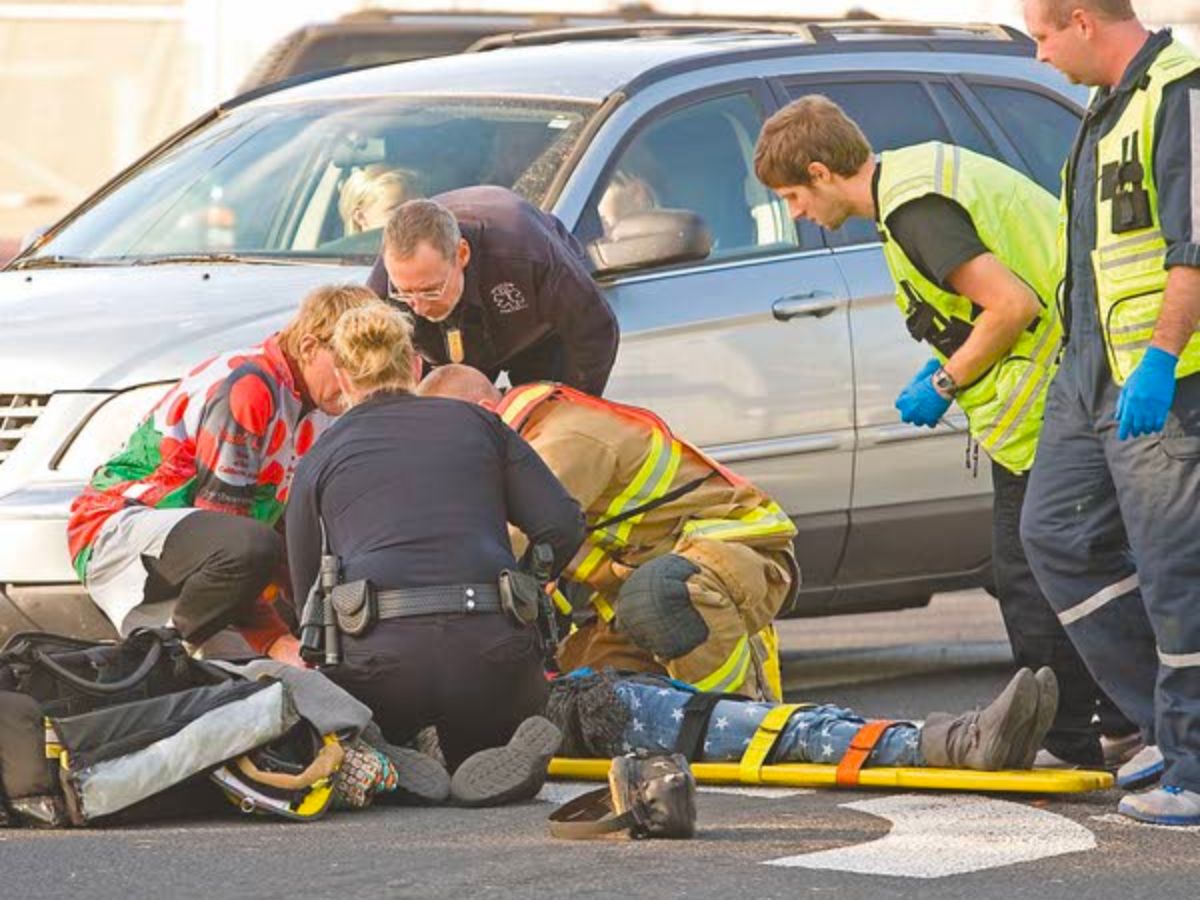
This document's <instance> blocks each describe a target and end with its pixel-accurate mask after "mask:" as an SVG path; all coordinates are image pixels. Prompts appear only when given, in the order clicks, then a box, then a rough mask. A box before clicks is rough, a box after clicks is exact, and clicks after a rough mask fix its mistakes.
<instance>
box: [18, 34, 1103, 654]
mask: <svg viewBox="0 0 1200 900" xmlns="http://www.w3.org/2000/svg"><path fill="white" fill-rule="evenodd" d="M812 92H819V93H822V94H825V95H827V96H829V97H832V98H833V99H834V100H836V101H837V102H838V103H840V104H841V105H842V106H843V107H844V108H845V109H846V110H847V111H848V112H849V113H850V114H851V115H852V116H853V117H854V118H855V119H857V120H858V122H859V123H860V124H861V125H862V126H863V129H864V131H865V132H866V134H867V136H868V137H869V138H870V139H871V141H872V142H873V144H874V145H875V147H876V148H877V149H880V150H883V149H888V148H890V147H896V146H901V145H905V144H910V143H916V142H919V141H925V140H930V139H940V140H944V141H953V142H955V143H958V144H961V145H963V146H966V147H970V148H972V149H974V150H978V151H980V152H983V153H986V154H990V155H992V156H995V157H997V158H999V159H1001V160H1003V161H1005V162H1007V163H1009V164H1010V165H1012V166H1014V167H1016V168H1018V169H1021V170H1022V171H1025V172H1027V173H1028V174H1029V175H1031V176H1032V177H1033V178H1035V179H1036V180H1037V181H1039V182H1040V183H1041V184H1043V185H1044V186H1046V187H1047V188H1048V189H1050V190H1052V191H1057V189H1058V177H1059V176H1058V168H1059V165H1060V163H1061V160H1062V159H1064V158H1065V156H1066V153H1067V148H1068V145H1069V142H1070V140H1071V137H1072V135H1073V133H1074V131H1075V128H1076V126H1077V124H1078V120H1079V116H1080V115H1081V113H1082V108H1081V105H1080V104H1081V103H1082V102H1083V101H1084V96H1083V94H1082V92H1081V91H1080V90H1079V89H1077V88H1073V87H1071V86H1070V85H1068V84H1067V83H1066V82H1065V81H1063V80H1062V79H1061V78H1060V77H1059V76H1058V75H1056V74H1055V73H1054V72H1053V71H1052V70H1050V69H1049V68H1047V67H1044V66H1041V65H1039V64H1038V63H1037V62H1036V61H1035V60H1034V58H1033V44H1032V42H1030V41H1029V39H1028V38H1026V37H1024V36H1023V35H1020V34H1019V33H1018V32H1015V31H1012V30H1009V29H1005V28H1001V27H995V26H931V25H903V24H900V25H897V24H880V23H874V22H862V23H853V22H835V23H830V24H828V25H798V26H795V27H793V28H784V27H781V26H778V25H773V26H762V27H759V28H755V27H751V26H746V27H740V28H736V27H731V26H729V25H728V24H725V25H722V26H719V27H717V26H713V27H711V28H706V27H703V26H697V25H694V24H692V25H672V24H670V23H665V24H656V25H655V26H654V27H652V28H646V27H637V28H635V27H634V26H628V27H625V26H618V27H613V28H603V29H594V30H590V31H589V30H583V31H575V32H572V33H571V34H570V35H569V37H567V36H564V35H562V34H547V35H545V36H543V37H542V38H539V37H538V36H537V35H533V36H531V35H523V36H521V38H520V40H519V46H513V47H506V48H501V49H496V50H491V51H488V52H483V53H475V54H467V55H461V56H453V57H445V58H440V59H432V60H423V61H419V62H412V63H405V64H401V65H392V66H383V67H377V68H370V69H366V70H363V71H358V72H351V73H347V74H340V75H335V76H332V77H327V78H316V79H312V80H308V81H307V82H304V83H299V84H295V83H293V84H285V85H283V86H281V87H278V88H275V89H265V90H262V91H259V92H253V93H251V94H247V95H243V96H242V97H239V98H237V99H235V100H233V101H231V102H230V103H228V104H225V105H223V106H222V107H220V108H218V109H216V110H214V111H212V112H211V113H210V114H209V115H207V116H205V117H203V118H201V119H200V120H198V121H197V122H195V123H194V124H192V125H191V126H189V127H188V128H186V129H184V130H183V131H181V132H180V133H179V134H177V135H175V136H173V137H172V138H170V139H169V140H167V141H166V142H165V143H163V144H162V145H161V146H159V147H157V148H156V149H154V150H153V151H151V152H150V153H149V154H148V155H147V156H145V157H144V158H143V159H141V160H140V161H138V162H137V163H136V164H134V165H133V166H132V167H130V168H129V169H128V170H127V171H125V172H123V173H122V174H120V175H119V176H118V177H117V178H115V179H114V180H113V181H112V182H110V183H109V184H107V185H105V186H104V187H102V188H101V189H100V190H99V191H97V192H96V194H94V195H93V196H92V197H91V198H89V199H88V200H87V201H85V202H84V203H83V204H81V205H80V206H79V207H78V208H77V209H76V210H75V211H73V212H72V213H71V214H70V215H68V216H67V217H66V218H65V219H64V220H63V221H61V222H59V223H58V224H57V225H56V226H55V227H53V228H52V229H51V230H50V231H49V232H47V234H46V235H45V236H44V237H43V238H42V239H41V240H40V241H39V242H38V243H37V244H36V245H35V246H34V247H32V248H30V249H28V250H27V251H26V252H24V253H23V254H22V255H21V256H20V257H18V258H17V259H16V260H15V261H14V262H13V263H11V264H10V265H9V266H8V268H7V269H6V270H5V271H4V272H2V273H0V311H2V312H3V321H4V328H3V330H2V331H0V588H2V590H3V593H2V594H0V631H3V630H5V629H12V628H15V627H34V626H38V627H44V628H50V629H55V630H71V631H75V632H82V633H103V632H104V631H105V629H106V626H105V623H104V622H103V621H102V620H100V619H99V618H98V616H96V614H95V613H94V611H93V610H92V609H91V608H90V606H89V604H87V603H81V602H78V601H79V598H80V597H81V595H82V592H81V588H80V587H79V586H78V585H77V584H76V583H75V578H74V575H73V572H72V569H71V567H70V565H69V561H68V558H67V552H66V540H65V529H64V523H65V520H66V515H67V509H68V506H69V504H70V501H71V499H72V498H73V496H74V495H75V494H76V493H77V492H78V491H79V490H80V488H81V486H82V484H83V483H84V482H85V481H86V479H87V478H88V477H89V475H90V473H91V472H92V470H93V468H94V467H95V466H96V465H98V464H99V463H100V462H101V461H103V460H104V459H105V458H106V457H107V456H108V455H109V454H111V453H112V452H113V451H115V450H116V449H117V448H118V447H119V446H120V444H121V443H122V442H123V441H124V439H125V438H126V437H127V436H128V435H129V434H130V433H131V431H132V429H133V427H134V425H135V424H136V422H137V420H138V419H139V418H140V417H141V416H142V415H143V414H144V413H145V412H146V411H147V410H148V409H149V407H150V406H151V405H152V404H153V403H154V401H155V400H156V399H157V398H158V397H159V396H161V394H162V393H163V392H164V391H165V390H166V388H167V387H168V386H169V385H170V384H171V383H172V382H173V381H175V380H176V379H178V378H179V377H180V375H181V374H182V373H183V372H184V371H186V369H187V368H188V367H189V366H190V365H191V364H193V363H194V362H196V361H197V360H199V359H201V358H203V357H204V356H206V355H208V354H212V353H216V352H218V351H222V350H227V349H231V348H235V347H238V346H243V345H249V344H252V343H255V342H257V341H258V340H260V339H261V338H262V337H263V336H264V335H265V334H267V333H268V332H270V331H271V330H273V329H275V328H277V327H278V326H279V325H280V324H281V323H282V322H283V321H284V320H285V318H286V317H287V315H288V314H289V312H290V311H291V310H292V309H294V307H295V306H296V303H297V302H298V300H299V299H300V297H301V296H302V295H303V294H304V293H305V292H306V291H307V290H309V289H310V288H311V287H313V286H316V285H319V284H323V283H328V282H335V281H360V280H362V279H363V278H364V277H365V275H366V271H367V268H366V267H367V266H368V265H369V263H370V262H371V260H372V259H373V257H374V254H375V252H376V249H377V247H378V242H379V233H378V232H377V231H376V232H367V233H363V234H358V235H351V234H347V233H346V228H345V226H344V224H343V222H342V219H341V217H340V216H339V213H338V199H339V196H340V191H341V189H342V186H343V185H344V184H345V182H346V180H347V178H349V177H350V176H351V175H352V174H353V173H354V172H355V171H356V170H360V169H365V168H366V167H373V166H375V167H377V166H384V167H389V168H402V169H405V170H407V172H408V173H409V174H410V177H412V178H413V179H414V180H415V181H416V183H417V184H418V187H419V189H420V190H421V191H422V192H424V193H426V194H435V193H437V192H439V191H445V190H449V189H452V188H456V187H460V186H464V185H469V184H479V183H490V184H500V185H504V186H507V187H511V188H513V189H514V190H516V191H518V192H520V193H521V194H523V195H524V196H526V197H528V198H530V199H531V200H532V201H534V202H536V203H539V204H540V205H542V206H544V207H545V208H547V209H550V210H552V211H553V212H554V213H555V214H556V215H558V216H559V217H560V218H561V219H562V220H563V221H564V222H565V223H567V225H568V226H569V227H571V228H572V229H573V230H574V232H575V234H576V235H577V236H578V237H579V238H580V240H581V241H582V242H583V243H584V244H585V246H587V247H588V248H589V251H590V253H591V255H592V258H593V260H594V261H595V263H596V273H595V274H596V277H597V278H598V279H599V280H600V282H601V283H602V284H603V285H604V287H605V290H606V291H607V293H608V297H609V300H610V302H611V304H612V306H613V309H614V310H615V312H616V314H617V316H618V318H619V320H620V324H621V329H622V333H623V337H622V344H621V350H620V353H619V356H618V359H617V364H616V368H615V370H614V372H613V376H612V379H611V381H610V385H609V395H610V396H612V397H613V398H615V399H619V400H623V401H627V402H633V403H637V404H640V405H644V406H648V407H651V408H653V409H655V410H656V411H658V412H659V413H660V414H661V415H662V416H663V417H664V418H665V419H666V420H667V421H669V422H670V423H671V424H672V425H673V426H674V427H675V428H676V429H678V430H679V431H680V433H682V434H684V435H686V436H687V437H688V438H690V439H691V440H693V441H694V442H697V443H699V444H701V445H703V446H704V447H706V448H707V449H708V450H709V451H710V452H712V453H713V454H714V455H715V456H716V457H717V458H718V459H720V460H723V461H725V462H727V463H730V464H731V465H733V466H735V467H736V468H737V469H738V470H739V471H741V472H743V473H744V474H745V475H746V476H748V477H749V478H751V479H752V480H754V481H755V482H757V483H758V484H759V485H760V486H761V487H763V488H764V489H765V490H767V491H768V492H770V493H771V494H772V495H774V496H775V497H776V498H777V499H778V500H779V501H780V502H781V503H782V504H783V505H784V507H785V508H786V509H787V511H788V512H789V514H790V515H791V516H792V517H793V518H794V519H795V521H796V524H797V526H798V528H799V536H798V538H797V540H796V547H797V551H798V555H799V558H800V561H801V565H802V567H803V573H804V588H803V590H802V592H801V594H800V597H799V599H798V601H797V603H796V605H795V607H794V608H793V609H792V610H790V611H788V612H789V613H790V614H793V615H796V614H800V615H815V614H822V613H829V612H843V611H863V610H869V609H885V608H896V607H902V606H906V605H916V604H920V603H923V602H925V601H926V600H927V599H928V597H929V595H930V593H931V592H933V591H936V590H943V589H950V588H956V587H965V586H973V585H980V584H986V583H987V581H988V579H989V577H990V576H989V545H990V484H989V481H988V477H987V471H986V468H981V469H980V470H979V471H978V473H976V472H975V471H974V470H973V469H974V467H973V466H972V465H971V461H970V459H969V457H968V456H967V455H966V450H967V441H966V435H965V431H964V429H963V426H964V420H962V419H961V417H959V418H956V417H955V416H951V417H950V418H949V421H948V422H947V424H946V425H944V426H942V427H939V428H938V429H936V430H928V429H916V428H912V427H909V426H906V425H903V424H901V423H900V422H899V421H898V419H897V416H896V412H895V410H894V409H893V407H892V402H893V399H894V397H895V395H896V393H897V391H898V390H899V388H900V387H901V386H902V385H903V384H904V383H906V382H907V380H908V379H909V378H910V377H911V375H912V373H913V372H914V371H915V370H916V369H917V368H919V367H920V365H921V364H922V363H923V362H924V359H925V357H926V353H925V351H924V350H923V349H922V348H921V347H920V346H919V345H917V344H915V343H913V342H912V341H911V340H909V338H908V337H907V335H906V333H905V331H904V328H903V323H902V321H901V318H900V316H899V314H898V312H897V310H896V309H895V307H894V304H893V300H892V285H891V282H890V280H889V278H888V274H887V270H886V267H885V265H884V261H883V254H882V253H881V251H880V245H879V235H878V232H877V231H876V230H875V228H874V227H873V226H872V224H871V223H869V222H865V221H852V222H850V223H848V224H847V226H846V227H844V228H843V229H841V230H839V231H838V232H827V231H823V230H821V229H819V228H816V227H814V226H811V225H809V224H807V223H796V222H793V221H792V220H791V219H790V218H789V217H788V215H787V211H786V209H785V207H784V206H783V205H782V204H781V203H780V202H779V201H778V200H777V199H776V198H775V197H774V196H773V195H772V193H771V192H770V191H768V190H766V189H765V188H764V187H763V186H762V185H761V184H759V182H758V181H757V180H756V179H755V178H754V174H753V166H752V154H753V147H754V143H755V139H756V137H757V134H758V131H759V128H760V126H761V125H762V122H763V121H764V119H765V118H766V117H767V116H768V115H770V114H771V112H772V111H774V110H775V109H777V108H779V107H780V106H781V105H782V104H784V103H786V102H787V101H788V100H789V99H790V98H793V97H796V96H799V95H802V94H807V93H812ZM631 183H634V184H637V185H638V191H637V194H638V196H639V198H640V200H639V205H638V207H637V209H636V212H635V213H634V214H633V216H632V217H631V218H630V221H632V222H634V223H635V224H636V227H634V226H632V225H631V226H629V227H625V228H622V227H621V216H620V215H616V214H614V209H615V208H618V207H620V206H621V204H614V202H613V200H614V198H615V197H616V196H617V194H615V193H614V192H616V191H620V190H621V189H622V188H625V187H627V186H628V185H629V184H631ZM618 211H619V210H618Z"/></svg>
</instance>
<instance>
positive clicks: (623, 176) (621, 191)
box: [596, 169, 658, 235]
mask: <svg viewBox="0 0 1200 900" xmlns="http://www.w3.org/2000/svg"><path fill="white" fill-rule="evenodd" d="M657 206H658V196H657V195H656V194H655V193H654V188H652V187H651V186H650V183H649V182H648V181H646V179H644V178H642V177H640V176H638V175H631V174H629V173H628V172H624V171H622V170H620V169H618V170H617V171H615V172H613V176H612V178H611V179H609V182H608V186H607V187H605V188H604V193H603V194H602V195H601V197H600V201H599V202H598V203H597V204H596V212H597V213H598V214H599V215H600V224H601V225H602V226H603V227H604V233H605V234H606V235H611V234H612V230H613V229H614V228H615V227H616V225H617V223H618V222H620V221H621V220H622V219H624V218H626V217H627V216H632V215H634V214H636V213H640V212H646V211H647V210H651V209H654V208H655V207H657Z"/></svg>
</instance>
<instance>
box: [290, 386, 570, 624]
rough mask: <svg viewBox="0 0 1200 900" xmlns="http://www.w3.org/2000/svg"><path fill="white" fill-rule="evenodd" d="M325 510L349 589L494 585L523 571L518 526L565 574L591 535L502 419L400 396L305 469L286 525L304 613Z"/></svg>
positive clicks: (354, 420)
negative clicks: (504, 572)
mask: <svg viewBox="0 0 1200 900" xmlns="http://www.w3.org/2000/svg"><path fill="white" fill-rule="evenodd" d="M318 507H319V510H318ZM318 511H319V512H320V517H321V518H322V519H323V520H324V523H325V527H326V529H327V531H328V536H329V542H330V545H331V548H332V550H333V552H334V553H335V554H336V555H338V556H339V557H340V558H341V563H342V572H343V580H345V581H356V580H358V579H360V578H369V579H370V580H371V581H372V582H373V583H374V584H375V585H376V587H379V588H408V587H432V586H437V585H449V584H467V583H476V584H490V583H494V582H495V581H496V576H497V575H498V574H499V573H500V570H501V569H505V568H512V567H513V566H514V560H513V555H512V548H511V545H510V544H509V536H508V528H507V523H508V522H511V523H512V524H514V525H516V526H517V527H518V528H520V529H521V531H523V532H525V533H526V534H527V535H529V537H530V539H531V541H533V542H534V543H538V542H546V543H549V544H550V545H551V546H552V547H553V548H554V557H555V566H556V572H557V571H558V570H561V569H562V567H563V566H565V565H566V564H567V563H568V562H569V561H570V559H571V557H572V555H573V554H574V553H575V550H576V549H577V548H578V546H579V544H580V543H581V542H582V541H583V536H584V519H583V513H582V511H581V510H580V508H579V504H578V503H576V502H575V500H574V499H573V498H571V497H570V495H568V494H567V492H566V490H565V489H564V488H563V486H562V485H561V484H560V483H559V481H558V479H557V478H555V477H554V475H553V473H551V471H550V470H549V469H548V468H547V467H546V464H545V463H543V462H542V460H541V458H540V457H539V456H538V455H537V454H536V453H535V452H534V451H533V450H532V449H531V448H530V446H529V445H528V444H527V443H525V441H524V440H523V439H522V438H521V437H520V436H519V435H518V434H517V433H516V432H515V431H513V430H512V429H510V428H508V427H507V426H506V425H505V424H504V423H503V422H501V421H500V419H499V418H498V417H497V416H496V415H494V414H493V413H491V412H488V411H487V410H485V409H483V408H482V407H480V406H477V405H475V404H470V403H464V402H461V401H458V400H447V399H441V398H433V397H415V396H412V395H409V394H400V393H395V394H381V395H377V396H375V397H372V398H370V399H368V400H366V401H365V402H363V403H361V404H359V405H358V406H355V407H354V408H353V409H351V410H350V411H349V412H347V413H346V414H345V415H343V416H342V417H341V418H339V419H338V421H337V422H335V423H334V424H333V425H332V426H330V428H329V430H328V431H326V432H325V434H324V435H322V437H321V439H320V440H319V441H317V443H316V445H315V446H314V447H313V448H312V450H310V451H309V452H308V454H307V455H305V456H304V457H303V459H302V460H301V461H300V465H299V467H298V468H297V471H296V476H295V480H294V481H293V483H292V490H291V496H290V497H289V499H288V507H287V520H286V525H287V548H288V563H289V566H290V568H291V577H292V586H293V589H294V590H295V594H294V595H293V596H295V597H296V598H297V603H299V604H302V603H303V602H304V598H305V597H306V596H307V595H308V590H309V587H310V586H311V585H312V583H313V581H314V580H315V579H316V577H317V574H318V571H319V566H320V556H321V532H320V524H319V519H318Z"/></svg>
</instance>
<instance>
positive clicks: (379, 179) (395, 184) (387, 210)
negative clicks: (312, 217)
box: [338, 163, 420, 236]
mask: <svg viewBox="0 0 1200 900" xmlns="http://www.w3.org/2000/svg"><path fill="white" fill-rule="evenodd" d="M416 182H417V178H416V175H415V173H413V172H410V171H408V170H407V169H397V168H393V167H392V166H388V165H385V164H384V163H374V164H372V165H369V166H363V167H362V168H358V169H355V170H354V171H353V172H351V173H350V176H349V177H348V178H347V179H346V182H345V183H344V184H343V185H342V190H341V193H340V194H339V195H338V215H340V216H341V217H342V226H343V229H344V230H343V234H344V235H347V236H348V235H352V234H362V233H363V232H364V231H373V230H374V229H376V228H382V227H383V226H384V225H386V224H387V220H388V218H389V217H390V216H391V214H392V212H393V211H395V209H396V207H398V206H399V205H400V204H401V203H403V202H404V201H405V200H412V199H413V198H414V197H419V196H420V192H419V191H418V190H417V188H416Z"/></svg>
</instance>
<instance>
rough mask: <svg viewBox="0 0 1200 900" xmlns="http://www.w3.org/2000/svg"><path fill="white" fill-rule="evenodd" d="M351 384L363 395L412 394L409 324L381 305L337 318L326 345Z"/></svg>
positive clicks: (377, 304) (412, 350) (412, 358)
mask: <svg viewBox="0 0 1200 900" xmlns="http://www.w3.org/2000/svg"><path fill="white" fill-rule="evenodd" d="M329 346H330V347H332V348H333V355H334V357H335V358H336V360H337V364H338V368H340V369H341V370H342V371H343V372H344V373H345V374H346V377H347V378H349V379H350V381H351V383H352V384H353V385H354V386H355V387H356V388H357V389H358V390H360V391H362V392H363V393H364V394H373V393H375V392H377V391H411V390H412V389H413V384H414V377H413V361H414V358H415V354H416V351H415V350H414V349H413V343H412V322H411V321H410V320H409V319H408V317H407V316H405V315H404V314H403V313H402V312H400V311H399V310H396V309H392V308H391V307H390V306H388V305H386V304H384V303H376V304H373V305H371V306H366V307H362V308H360V309H352V310H350V311H349V312H347V313H346V314H345V315H343V316H342V317H341V318H340V319H338V323H337V326H336V327H335V328H334V329H333V338H332V340H331V341H330V342H329Z"/></svg>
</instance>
